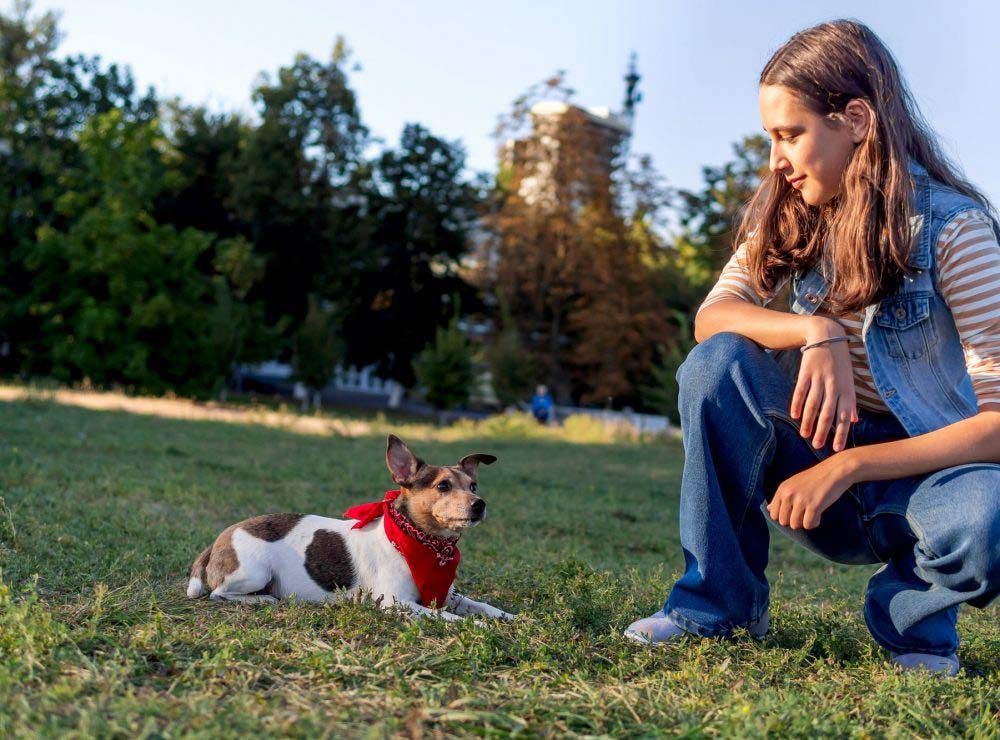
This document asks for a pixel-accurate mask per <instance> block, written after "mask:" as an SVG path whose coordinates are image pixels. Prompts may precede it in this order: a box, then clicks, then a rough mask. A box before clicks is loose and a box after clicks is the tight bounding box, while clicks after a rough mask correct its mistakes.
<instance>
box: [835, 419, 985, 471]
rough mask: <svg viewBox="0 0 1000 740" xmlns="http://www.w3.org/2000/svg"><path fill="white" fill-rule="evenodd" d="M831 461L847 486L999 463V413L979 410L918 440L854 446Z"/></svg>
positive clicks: (911, 439) (915, 438)
mask: <svg viewBox="0 0 1000 740" xmlns="http://www.w3.org/2000/svg"><path fill="white" fill-rule="evenodd" d="M830 460H831V461H832V460H836V461H837V462H838V464H839V465H841V466H843V468H842V470H843V474H844V475H845V476H846V479H847V481H848V484H847V485H848V487H849V486H852V485H854V484H855V483H860V482H862V481H869V480H892V479H895V478H906V477H907V476H911V475H922V474H924V473H930V472H933V471H935V470H941V469H942V468H950V467H954V466H955V465H965V464H967V463H982V462H990V463H1000V411H980V412H979V413H978V414H976V415H975V416H970V417H969V418H968V419H962V420H961V421H956V422H955V423H954V424H949V425H948V426H946V427H941V428H940V429H937V430H935V431H933V432H928V433H927V434H921V435H919V436H917V437H909V438H907V439H900V440H896V441H894V442H882V443H881V444H874V445H866V446H864V447H854V448H852V449H849V450H844V451H843V452H842V453H840V454H839V455H834V456H833V457H831V458H830Z"/></svg>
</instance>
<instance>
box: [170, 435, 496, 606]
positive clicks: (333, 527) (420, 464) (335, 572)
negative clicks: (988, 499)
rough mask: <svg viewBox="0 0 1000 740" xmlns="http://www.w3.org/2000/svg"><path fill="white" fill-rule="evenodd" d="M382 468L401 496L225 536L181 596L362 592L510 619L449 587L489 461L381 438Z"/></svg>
mask: <svg viewBox="0 0 1000 740" xmlns="http://www.w3.org/2000/svg"><path fill="white" fill-rule="evenodd" d="M385 460H386V465H387V466H388V468H389V472H390V474H391V476H392V480H393V481H394V482H395V483H396V484H397V485H398V486H399V490H398V491H390V492H388V493H387V494H386V496H385V498H384V499H382V500H381V501H376V502H373V503H370V504H363V505H361V506H355V507H352V508H351V509H348V510H347V512H345V516H347V517H349V518H348V519H330V518H327V517H322V516H315V515H302V514H266V515H264V516H257V517H254V518H252V519H247V520H245V521H242V522H239V523H238V524H234V525H232V526H230V527H228V528H227V529H225V530H224V531H223V532H222V534H220V535H219V536H218V538H217V539H216V540H215V543H214V544H212V545H211V546H209V547H207V548H206V549H205V550H204V551H203V552H202V553H201V555H199V556H198V558H197V559H196V560H195V561H194V564H193V565H192V567H191V576H190V580H189V581H188V587H187V595H188V598H191V599H195V598H198V597H200V596H202V595H203V594H204V592H205V587H206V586H207V587H208V589H209V590H210V595H211V598H212V599H218V600H223V601H238V602H243V603H250V604H254V603H273V602H275V601H277V600H278V599H280V598H286V597H289V596H295V597H297V598H298V599H301V600H303V601H310V602H337V601H343V600H346V599H351V598H353V597H355V596H356V595H359V594H363V595H370V596H371V597H372V598H374V599H375V600H376V602H377V603H379V604H380V606H381V607H382V608H392V607H393V606H398V607H402V608H404V609H405V610H407V611H408V612H410V613H411V614H412V615H414V616H417V617H425V616H431V615H437V616H440V617H442V618H444V619H446V620H449V621H450V620H455V619H460V618H462V617H465V616H470V615H477V616H483V617H488V618H492V619H503V620H511V619H513V618H514V615H512V614H508V613H507V612H505V611H502V610H500V609H497V608H496V607H493V606H490V605H489V604H485V603H483V602H480V601H474V600H472V599H469V598H467V597H465V596H462V595H461V594H459V593H457V592H456V591H455V588H454V585H453V581H454V577H455V571H456V570H457V568H458V561H459V551H458V539H459V537H460V536H461V534H462V533H463V532H464V531H465V530H466V529H468V528H470V527H474V526H476V525H477V524H479V523H480V522H482V521H483V519H484V518H485V517H486V502H485V501H484V500H483V499H482V498H481V497H480V496H479V494H478V488H477V482H476V479H477V473H478V469H479V465H480V463H482V464H485V465H490V464H492V463H494V462H496V457H494V456H493V455H485V454H480V453H477V454H473V455H466V456H465V457H463V458H462V459H461V460H460V461H459V463H458V465H453V466H436V465H428V464H427V463H425V462H424V461H423V460H421V459H420V458H419V457H417V456H416V455H414V454H413V453H412V452H411V451H410V449H409V448H408V447H407V446H406V445H405V444H404V443H403V441H402V440H401V439H399V437H396V436H395V435H389V438H388V441H387V444H386V453H385ZM434 607H437V608H438V609H439V610H437V611H436V610H435V608H434Z"/></svg>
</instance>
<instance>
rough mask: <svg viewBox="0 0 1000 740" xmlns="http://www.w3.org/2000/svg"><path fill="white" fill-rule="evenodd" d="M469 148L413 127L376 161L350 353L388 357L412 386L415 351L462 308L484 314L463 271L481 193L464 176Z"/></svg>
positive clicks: (354, 294)
mask: <svg viewBox="0 0 1000 740" xmlns="http://www.w3.org/2000/svg"><path fill="white" fill-rule="evenodd" d="M464 169H465V151H464V150H463V149H462V147H461V146H460V145H459V144H457V143H453V142H448V141H445V140H443V139H440V138H438V137H436V136H434V135H433V134H431V132H430V131H428V130H427V129H425V128H424V127H422V126H420V125H417V124H407V125H406V126H405V127H404V129H403V132H402V135H401V137H400V141H399V146H398V147H397V148H396V149H392V150H389V151H386V152H384V153H383V154H382V155H381V156H380V157H379V158H378V159H377V160H376V162H375V163H374V167H373V173H372V176H373V182H374V185H375V188H373V190H372V192H370V193H369V195H368V213H369V215H368V218H369V223H370V225H371V226H370V231H369V232H368V234H367V238H366V242H365V246H366V248H367V249H366V252H365V254H364V256H363V257H361V256H359V258H358V259H357V261H356V262H354V263H352V267H353V270H354V274H353V284H352V286H351V287H350V289H347V290H345V291H344V293H345V294H346V295H347V296H349V299H350V300H351V301H352V305H351V306H350V308H349V309H348V311H347V316H346V320H345V325H344V332H345V337H346V339H347V344H348V359H349V361H350V362H352V363H355V364H358V365H368V364H371V363H378V364H379V366H380V370H381V372H382V373H383V374H384V375H386V376H388V377H392V378H394V379H396V380H398V381H400V382H401V383H403V384H404V385H411V384H412V383H413V380H414V374H413V367H412V361H413V358H414V356H415V355H416V354H417V353H418V352H420V350H421V349H422V348H423V347H424V346H425V345H426V344H427V343H428V342H429V341H431V339H432V338H433V337H434V335H435V332H436V330H437V328H438V327H439V326H442V325H443V324H446V323H447V322H448V320H449V317H450V316H452V315H453V314H454V312H455V299H456V298H457V299H458V302H459V303H460V304H461V305H462V306H465V307H467V308H468V309H469V310H475V309H476V308H477V307H478V297H477V295H476V293H475V290H474V289H473V288H472V287H471V286H470V285H469V284H467V283H466V282H465V281H464V280H463V279H462V278H461V277H460V276H459V274H458V272H459V261H460V259H461V258H462V256H463V255H464V254H466V253H467V252H468V250H469V239H470V233H471V231H472V228H473V226H474V223H475V219H476V216H477V210H476V209H477V202H478V193H477V191H476V189H475V187H474V186H473V185H472V184H471V183H469V182H467V181H466V180H465V179H464V177H463V175H462V173H463V170H464Z"/></svg>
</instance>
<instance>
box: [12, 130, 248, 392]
mask: <svg viewBox="0 0 1000 740" xmlns="http://www.w3.org/2000/svg"><path fill="white" fill-rule="evenodd" d="M79 147H80V152H81V161H80V164H79V166H78V167H75V168H73V169H70V170H67V171H66V172H65V173H64V174H63V176H62V178H61V181H60V183H61V185H62V186H63V189H64V192H63V195H62V196H61V197H60V198H59V199H58V201H57V203H56V207H57V210H58V212H59V214H60V216H61V217H62V218H64V219H65V220H66V224H67V225H66V226H65V227H62V228H58V227H56V226H51V225H44V226H42V227H41V228H40V229H39V238H38V242H37V245H36V246H35V249H34V250H33V251H32V252H31V254H30V256H29V259H27V260H26V262H25V265H26V267H27V268H28V270H29V271H30V273H31V276H32V284H31V290H30V293H29V296H28V297H29V301H30V307H31V313H32V315H34V316H36V317H37V319H38V321H39V325H40V336H39V339H38V342H39V345H40V347H39V349H40V351H41V352H42V353H43V354H44V355H45V356H46V357H49V358H50V360H51V372H52V373H53V374H54V375H55V376H56V377H58V378H60V379H61V380H64V381H72V380H78V379H81V378H89V379H90V380H92V381H93V382H95V383H97V384H100V385H106V384H112V383H114V384H123V385H126V386H130V387H135V388H139V389H143V390H148V391H153V392H162V391H165V390H167V389H175V390H178V391H180V392H183V393H192V394H199V395H200V394H204V393H207V392H211V391H213V390H215V389H217V388H218V387H219V386H220V385H221V384H222V382H224V381H225V379H226V376H227V375H228V372H229V368H230V366H231V364H232V363H233V362H234V361H236V360H238V359H242V358H241V357H240V354H241V350H242V349H244V347H245V336H246V334H247V333H248V327H249V326H250V325H252V324H253V323H255V322H257V321H259V318H260V317H259V315H258V314H257V313H256V312H255V310H254V308H253V307H251V306H249V305H246V304H243V303H241V300H240V299H241V297H242V296H244V295H245V294H246V292H247V291H248V289H249V287H250V286H251V285H252V283H253V281H254V280H255V279H256V276H257V268H256V267H255V265H254V259H253V256H252V252H251V250H250V249H249V246H248V245H247V244H246V243H245V242H243V241H240V240H239V239H238V238H237V239H233V240H222V241H220V240H218V239H217V238H216V236H215V235H214V234H209V233H206V232H201V231H198V230H196V229H184V230H182V231H178V230H177V229H176V228H174V227H173V226H170V225H161V224H158V223H156V221H155V220H154V219H153V218H152V217H151V215H150V214H151V209H152V204H153V201H154V200H155V198H156V196H157V194H158V192H159V190H160V189H161V188H162V187H163V183H164V182H166V181H167V180H169V178H170V176H171V170H170V167H169V163H170V159H171V156H172V154H171V150H170V148H169V146H168V145H167V143H166V141H165V139H164V137H163V135H162V133H161V132H160V131H159V128H158V126H157V125H156V123H155V122H153V123H137V122H129V121H126V120H125V117H124V115H123V114H122V113H121V112H119V111H110V112H108V113H104V114H100V115H97V116H95V117H94V119H93V120H92V121H91V122H90V123H89V124H88V125H87V126H86V127H85V128H84V129H83V131H82V132H81V133H80V137H79ZM206 258H207V259H208V261H209V262H210V263H211V264H213V265H214V266H215V272H214V273H213V274H211V275H207V274H205V273H204V272H203V271H202V270H201V269H199V266H198V265H199V263H200V262H201V261H203V260H204V259H206Z"/></svg>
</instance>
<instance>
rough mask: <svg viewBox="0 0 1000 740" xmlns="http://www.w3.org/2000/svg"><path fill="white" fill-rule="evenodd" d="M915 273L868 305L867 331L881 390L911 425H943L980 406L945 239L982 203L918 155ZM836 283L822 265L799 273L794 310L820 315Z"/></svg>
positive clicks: (919, 430)
mask: <svg viewBox="0 0 1000 740" xmlns="http://www.w3.org/2000/svg"><path fill="white" fill-rule="evenodd" d="M910 173H911V175H912V176H913V182H914V185H915V192H914V206H915V208H914V212H915V214H916V215H915V216H913V218H912V219H911V229H912V233H913V240H914V242H913V248H912V250H911V253H910V257H909V259H908V260H907V263H908V265H909V266H910V267H911V268H912V269H913V274H912V275H910V276H906V277H904V278H903V283H902V285H901V287H900V288H899V290H898V291H897V292H896V294H895V295H892V296H890V297H888V298H885V299H883V300H882V301H881V302H879V303H877V304H873V305H871V306H868V307H867V308H866V309H865V318H864V324H863V328H862V338H863V339H864V343H865V349H866V350H867V351H868V363H869V366H870V368H871V373H872V377H873V378H874V380H875V386H876V388H877V389H878V392H879V395H880V396H881V397H882V400H883V401H884V402H885V405H886V406H888V407H889V410H890V411H891V412H892V413H893V414H894V415H895V416H896V418H897V419H898V420H899V422H900V424H902V425H903V428H904V429H906V431H907V433H908V434H909V435H910V436H911V437H913V436H916V435H918V434H925V433H927V432H931V431H934V430H935V429H940V428H941V427H944V426H947V425H948V424H953V423H954V422H956V421H960V420H961V419H965V418H967V417H970V416H973V415H974V414H976V412H977V410H978V408H977V405H976V397H975V395H974V394H973V392H972V380H971V379H970V378H969V373H968V372H967V371H966V368H965V355H964V353H963V351H962V343H961V341H960V339H959V334H958V330H957V329H956V328H955V321H954V319H953V318H952V315H951V311H950V310H949V308H948V306H947V304H946V303H945V301H944V298H943V297H942V296H941V293H940V291H939V290H938V285H937V280H936V274H937V268H936V261H937V259H936V258H937V241H938V235H939V234H940V233H941V229H942V228H944V226H945V224H947V223H948V221H949V220H951V219H952V218H953V217H954V216H956V215H957V214H959V213H961V212H962V211H968V210H970V209H973V208H981V207H982V206H981V205H980V204H978V203H977V202H976V201H974V200H972V199H971V198H969V197H967V196H964V195H962V194H961V193H958V192H956V191H954V190H952V189H950V188H948V187H946V186H944V185H942V184H941V183H938V182H936V181H934V180H931V179H930V177H929V176H928V174H927V170H926V169H924V168H923V167H921V166H920V165H918V164H915V163H911V165H910ZM829 291H830V286H829V284H828V283H827V281H826V279H825V277H824V276H823V272H822V269H821V267H820V266H817V267H814V268H812V269H811V270H809V271H807V272H805V273H804V274H801V273H797V274H795V275H794V276H793V277H792V289H791V294H790V304H791V310H792V311H794V312H795V313H797V314H802V315H812V314H814V313H815V312H816V309H818V308H819V306H820V304H821V303H822V302H823V300H824V299H825V298H826V296H827V293H829Z"/></svg>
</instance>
